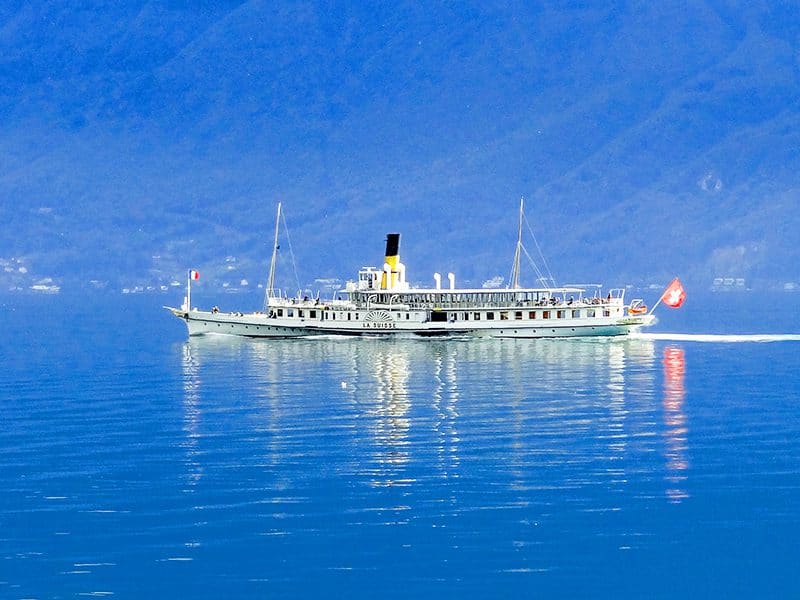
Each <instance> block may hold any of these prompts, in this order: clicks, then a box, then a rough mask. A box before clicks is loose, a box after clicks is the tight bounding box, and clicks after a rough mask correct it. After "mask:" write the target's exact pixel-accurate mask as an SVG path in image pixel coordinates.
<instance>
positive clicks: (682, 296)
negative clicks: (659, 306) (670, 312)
mask: <svg viewBox="0 0 800 600" xmlns="http://www.w3.org/2000/svg"><path fill="white" fill-rule="evenodd" d="M684 300H686V290H684V289H683V284H682V283H681V280H680V279H678V278H677V277H676V278H675V279H673V280H672V283H670V284H669V285H668V286H667V289H665V290H664V293H663V294H661V301H662V302H663V303H664V304H666V305H667V306H669V307H670V308H678V307H680V306H681V304H683V302H684Z"/></svg>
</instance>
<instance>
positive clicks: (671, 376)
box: [663, 346, 689, 502]
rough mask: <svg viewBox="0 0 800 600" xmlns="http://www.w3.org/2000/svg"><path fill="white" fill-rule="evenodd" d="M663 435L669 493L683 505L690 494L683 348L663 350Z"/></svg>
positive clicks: (673, 500) (672, 498)
mask: <svg viewBox="0 0 800 600" xmlns="http://www.w3.org/2000/svg"><path fill="white" fill-rule="evenodd" d="M663 364H664V436H665V438H666V451H665V454H666V459H667V475H666V479H667V482H668V483H669V486H668V487H667V490H666V493H667V497H668V498H669V499H670V500H671V501H672V502H680V501H681V500H683V499H684V498H688V497H689V494H688V493H687V492H686V490H685V489H683V483H684V482H685V481H686V477H687V472H688V468H689V463H688V461H687V458H686V450H687V434H688V427H687V424H686V413H685V412H684V411H683V402H684V400H685V399H686V388H685V387H684V383H683V382H684V376H685V374H686V359H685V356H684V353H683V348H677V347H674V346H667V347H666V348H664V361H663Z"/></svg>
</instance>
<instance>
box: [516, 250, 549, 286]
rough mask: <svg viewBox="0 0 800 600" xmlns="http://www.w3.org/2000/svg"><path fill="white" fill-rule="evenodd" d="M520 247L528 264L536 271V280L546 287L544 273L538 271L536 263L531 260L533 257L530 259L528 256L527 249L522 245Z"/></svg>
mask: <svg viewBox="0 0 800 600" xmlns="http://www.w3.org/2000/svg"><path fill="white" fill-rule="evenodd" d="M520 247H521V248H522V251H523V252H524V253H525V256H526V257H527V258H528V262H529V263H530V264H531V266H532V267H533V270H534V271H536V280H537V281H538V282H539V283H541V284H544V285H547V277H545V276H544V273H542V271H541V269H539V265H537V264H536V261H535V260H533V257H531V255H530V254H528V249H527V248H526V247H525V246H524V245H521V246H520Z"/></svg>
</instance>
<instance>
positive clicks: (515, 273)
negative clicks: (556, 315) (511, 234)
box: [511, 198, 525, 290]
mask: <svg viewBox="0 0 800 600" xmlns="http://www.w3.org/2000/svg"><path fill="white" fill-rule="evenodd" d="M524 206H525V198H520V199H519V228H518V230H517V248H516V250H515V251H514V265H513V266H512V267H511V289H515V290H516V289H518V288H519V258H520V253H521V252H522V218H523V209H524Z"/></svg>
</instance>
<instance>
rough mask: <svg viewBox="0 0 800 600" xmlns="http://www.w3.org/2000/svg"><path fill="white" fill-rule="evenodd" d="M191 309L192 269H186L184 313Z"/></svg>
mask: <svg viewBox="0 0 800 600" xmlns="http://www.w3.org/2000/svg"><path fill="white" fill-rule="evenodd" d="M191 311H192V270H191V269H186V314H187V315H188V314H189V313H190V312H191Z"/></svg>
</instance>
